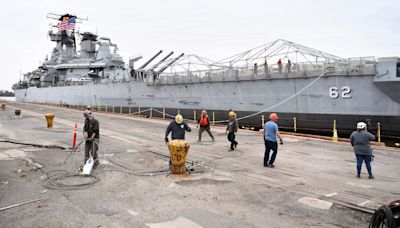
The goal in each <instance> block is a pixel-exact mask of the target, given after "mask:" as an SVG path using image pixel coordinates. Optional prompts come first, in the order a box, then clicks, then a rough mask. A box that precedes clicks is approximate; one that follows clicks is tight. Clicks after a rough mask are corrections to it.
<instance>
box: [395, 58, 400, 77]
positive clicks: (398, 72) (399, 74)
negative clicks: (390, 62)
mask: <svg viewBox="0 0 400 228" xmlns="http://www.w3.org/2000/svg"><path fill="white" fill-rule="evenodd" d="M396 76H397V77H400V62H398V63H397V70H396Z"/></svg>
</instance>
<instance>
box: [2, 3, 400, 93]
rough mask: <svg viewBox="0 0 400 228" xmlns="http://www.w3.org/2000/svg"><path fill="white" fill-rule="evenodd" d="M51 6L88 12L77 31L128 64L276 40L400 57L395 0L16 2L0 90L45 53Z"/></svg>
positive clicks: (7, 9)
mask: <svg viewBox="0 0 400 228" xmlns="http://www.w3.org/2000/svg"><path fill="white" fill-rule="evenodd" d="M49 12H52V13H58V14H63V13H72V14H76V15H77V16H79V17H88V18H89V21H87V22H84V23H83V24H79V27H80V31H81V32H84V31H91V32H96V30H97V32H98V33H99V35H100V36H105V37H109V38H111V40H112V42H114V43H116V44H117V45H118V47H119V49H120V51H119V53H120V54H121V55H122V56H123V57H124V59H125V61H126V62H127V60H128V57H129V56H133V55H135V54H143V55H144V57H145V58H150V57H151V55H153V54H154V53H156V52H157V51H158V50H160V49H163V50H164V54H166V53H167V52H168V51H170V50H172V51H175V53H176V54H177V53H178V52H184V53H186V54H190V53H196V54H198V55H200V56H204V57H207V58H210V59H213V60H219V59H222V58H223V57H227V56H231V55H233V54H236V53H238V52H242V51H244V50H247V49H251V48H253V47H256V46H259V45H261V44H264V43H268V42H270V41H273V40H276V39H278V38H282V39H286V40H290V41H293V42H297V43H300V44H303V45H306V46H309V47H312V48H315V49H319V50H322V51H325V52H328V53H331V54H335V55H337V56H341V57H346V58H347V57H361V56H376V57H381V56H400V29H399V23H400V4H399V2H398V0H380V1H377V0H351V1H350V0H331V1H323V0H320V1H317V0H286V1H277V0H246V1H244V0H235V1H233V0H197V1H195V0H146V1H136V0H130V1H129V0H125V1H122V0H113V1H110V0H107V1H105V0H85V1H83V0H68V1H54V0H38V1H32V0H15V1H4V2H2V6H1V8H0V21H1V28H2V34H1V36H0V43H1V44H2V48H1V50H2V52H3V53H2V55H1V57H0V58H1V66H2V70H1V72H2V73H1V76H0V82H1V83H0V89H10V88H11V85H12V84H13V83H15V82H17V81H18V80H19V72H20V70H21V71H22V72H27V71H31V70H34V69H35V68H36V67H37V66H38V64H39V62H40V61H42V60H43V59H44V58H45V56H46V55H48V54H50V52H51V50H52V48H53V46H54V44H53V43H52V42H50V40H49V39H48V37H47V31H48V30H49V28H50V27H49V23H50V22H53V23H54V21H51V20H50V19H46V15H47V13H49Z"/></svg>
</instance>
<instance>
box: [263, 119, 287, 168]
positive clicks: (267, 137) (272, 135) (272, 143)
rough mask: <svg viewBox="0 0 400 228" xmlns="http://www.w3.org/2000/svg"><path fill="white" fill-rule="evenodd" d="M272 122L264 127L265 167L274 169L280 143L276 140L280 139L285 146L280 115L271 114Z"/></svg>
mask: <svg viewBox="0 0 400 228" xmlns="http://www.w3.org/2000/svg"><path fill="white" fill-rule="evenodd" d="M269 118H270V121H268V122H266V123H265V125H264V144H265V152H264V167H270V168H274V167H275V165H274V162H275V159H276V155H277V153H278V143H277V140H276V138H277V137H278V138H279V141H280V144H283V140H282V137H281V134H280V133H279V129H278V124H277V122H278V115H277V114H276V113H271V114H270V115H269ZM271 150H272V151H273V153H272V156H271V158H270V157H269V152H270V151H271Z"/></svg>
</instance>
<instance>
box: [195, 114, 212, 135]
mask: <svg viewBox="0 0 400 228" xmlns="http://www.w3.org/2000/svg"><path fill="white" fill-rule="evenodd" d="M199 126H200V128H199V139H198V140H197V141H198V142H201V135H202V134H203V132H204V131H206V132H207V133H208V134H209V135H210V137H211V139H212V141H213V142H215V138H214V135H213V134H212V133H211V130H210V119H209V118H208V115H207V111H206V110H203V111H201V116H200V118H199V119H198V120H197V127H199Z"/></svg>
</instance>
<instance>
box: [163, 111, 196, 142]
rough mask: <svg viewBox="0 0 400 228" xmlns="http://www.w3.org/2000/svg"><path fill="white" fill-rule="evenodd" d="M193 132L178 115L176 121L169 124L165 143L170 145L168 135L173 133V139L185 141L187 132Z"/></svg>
mask: <svg viewBox="0 0 400 228" xmlns="http://www.w3.org/2000/svg"><path fill="white" fill-rule="evenodd" d="M186 131H187V132H191V131H192V129H191V128H190V127H189V126H188V125H187V123H186V122H185V121H183V116H182V115H181V114H178V115H176V116H175V120H173V121H171V123H169V125H168V127H167V130H166V131H165V142H166V143H168V141H169V140H168V135H169V133H171V139H172V140H174V139H185V132H186Z"/></svg>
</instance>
